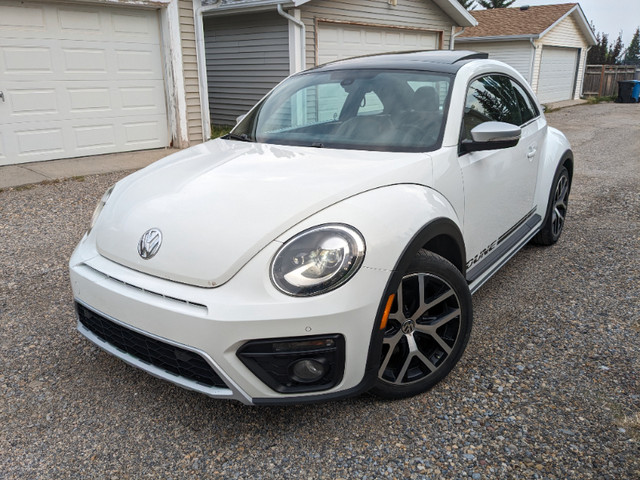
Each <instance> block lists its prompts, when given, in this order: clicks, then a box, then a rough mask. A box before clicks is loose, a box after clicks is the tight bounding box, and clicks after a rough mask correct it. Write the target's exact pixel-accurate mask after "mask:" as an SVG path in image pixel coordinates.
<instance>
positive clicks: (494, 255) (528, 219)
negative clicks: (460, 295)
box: [467, 209, 542, 293]
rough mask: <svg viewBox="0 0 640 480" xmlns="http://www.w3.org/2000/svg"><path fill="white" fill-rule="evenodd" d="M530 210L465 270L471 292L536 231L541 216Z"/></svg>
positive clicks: (487, 278)
mask: <svg viewBox="0 0 640 480" xmlns="http://www.w3.org/2000/svg"><path fill="white" fill-rule="evenodd" d="M534 212H535V209H533V210H531V212H529V213H528V214H527V215H526V216H525V217H524V218H523V219H522V220H520V221H519V222H518V223H517V224H516V225H514V226H513V227H512V228H511V229H510V230H509V231H508V232H507V233H505V234H504V235H502V236H501V237H500V238H499V239H498V242H497V245H496V248H495V249H494V250H493V251H492V252H491V253H490V254H489V255H487V256H486V257H485V258H484V259H482V260H481V261H480V262H479V263H477V264H476V265H474V266H473V267H472V268H471V269H469V270H468V271H467V282H468V283H469V289H470V290H471V293H475V291H476V290H478V289H479V288H480V287H481V286H482V285H483V284H484V282H486V281H487V280H489V278H491V276H492V275H493V274H494V273H496V272H497V271H498V270H499V269H500V268H501V267H502V266H503V265H504V264H505V263H507V261H509V259H511V257H513V256H514V255H515V254H516V253H518V251H519V250H520V249H521V248H522V247H523V246H525V245H526V244H527V242H528V241H529V240H531V239H532V238H533V236H534V235H535V234H536V233H537V232H538V229H539V226H540V224H541V221H542V217H541V216H540V215H538V214H536V213H534Z"/></svg>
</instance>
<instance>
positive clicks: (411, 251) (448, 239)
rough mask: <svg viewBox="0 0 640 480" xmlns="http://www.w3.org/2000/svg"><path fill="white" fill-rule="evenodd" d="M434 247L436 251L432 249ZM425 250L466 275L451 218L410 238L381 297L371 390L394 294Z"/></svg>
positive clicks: (370, 363)
mask: <svg viewBox="0 0 640 480" xmlns="http://www.w3.org/2000/svg"><path fill="white" fill-rule="evenodd" d="M430 249H433V250H430ZM421 251H431V252H432V253H434V254H436V255H438V256H440V257H442V258H444V259H445V260H447V261H448V262H450V263H451V264H453V265H454V266H455V267H456V268H457V269H458V270H459V271H460V274H461V275H462V276H463V277H464V276H465V274H466V260H465V259H466V250H465V246H464V240H463V237H462V233H461V232H460V229H459V228H458V226H457V225H456V224H455V223H454V222H453V220H451V219H449V218H444V217H441V218H437V219H434V220H432V221H431V222H429V223H427V224H426V225H424V226H423V227H422V228H421V229H420V230H419V231H418V232H416V234H415V235H414V236H413V237H412V239H411V240H410V241H409V243H408V244H407V246H406V247H405V249H404V250H403V252H402V254H401V255H400V258H398V261H397V262H396V265H395V267H394V269H393V273H392V274H391V276H390V277H389V280H388V281H387V285H386V287H385V289H384V294H383V296H382V298H381V300H380V304H379V306H378V311H377V314H376V319H375V322H374V325H373V331H372V332H371V337H370V338H371V340H370V343H369V352H368V358H367V366H366V370H365V376H364V380H363V382H362V384H361V385H362V386H365V385H366V387H365V389H370V388H371V387H373V385H374V384H375V382H376V380H377V378H378V369H379V367H380V355H381V352H382V341H383V338H384V330H381V329H380V325H381V321H382V317H383V314H384V310H385V307H386V304H387V299H388V298H389V296H390V295H392V294H393V293H395V292H396V290H397V289H398V286H399V285H400V282H401V280H402V277H403V275H404V272H406V271H407V269H408V268H409V266H410V265H411V263H412V262H413V261H414V259H415V258H416V256H417V255H418V254H419V252H421Z"/></svg>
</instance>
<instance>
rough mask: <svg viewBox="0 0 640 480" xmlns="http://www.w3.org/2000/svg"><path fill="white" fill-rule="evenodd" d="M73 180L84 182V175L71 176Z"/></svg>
mask: <svg viewBox="0 0 640 480" xmlns="http://www.w3.org/2000/svg"><path fill="white" fill-rule="evenodd" d="M71 180H73V181H74V182H84V175H76V176H75V177H71Z"/></svg>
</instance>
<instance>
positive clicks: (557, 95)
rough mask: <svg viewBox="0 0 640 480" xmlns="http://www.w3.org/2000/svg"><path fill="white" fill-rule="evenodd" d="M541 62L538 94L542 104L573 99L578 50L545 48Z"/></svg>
mask: <svg viewBox="0 0 640 480" xmlns="http://www.w3.org/2000/svg"><path fill="white" fill-rule="evenodd" d="M541 62H542V63H541V65H540V77H539V80H538V92H537V94H538V99H539V100H540V103H547V102H560V101H562V100H570V99H572V98H573V89H574V85H575V80H576V67H577V62H578V49H577V48H558V47H547V46H545V47H543V49H542V61H541Z"/></svg>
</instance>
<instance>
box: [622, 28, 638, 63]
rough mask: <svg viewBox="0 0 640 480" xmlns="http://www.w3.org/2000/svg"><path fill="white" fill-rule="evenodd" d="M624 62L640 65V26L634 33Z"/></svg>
mask: <svg viewBox="0 0 640 480" xmlns="http://www.w3.org/2000/svg"><path fill="white" fill-rule="evenodd" d="M622 63H624V64H625V65H640V27H638V28H636V33H634V34H633V38H632V39H631V43H630V44H629V48H627V51H626V52H625V54H624V59H623V60H622Z"/></svg>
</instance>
